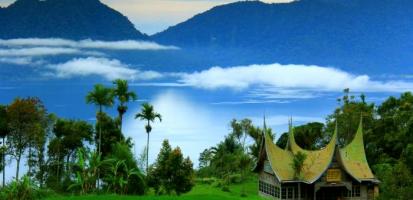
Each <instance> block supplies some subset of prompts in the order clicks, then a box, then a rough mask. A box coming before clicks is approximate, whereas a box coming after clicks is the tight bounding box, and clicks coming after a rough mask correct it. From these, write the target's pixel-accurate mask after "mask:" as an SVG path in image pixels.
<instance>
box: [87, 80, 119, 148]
mask: <svg viewBox="0 0 413 200" xmlns="http://www.w3.org/2000/svg"><path fill="white" fill-rule="evenodd" d="M86 103H88V104H95V105H96V106H98V107H99V111H98V113H97V114H96V120H97V121H98V122H99V121H100V120H99V119H100V115H101V114H102V112H103V107H110V106H112V105H113V91H112V89H110V88H107V87H105V86H103V85H101V84H96V85H95V87H94V88H93V91H91V92H89V93H88V95H87V96H86ZM101 137H102V128H101V125H99V144H98V152H99V153H101V149H100V147H101V141H102V138H101Z"/></svg>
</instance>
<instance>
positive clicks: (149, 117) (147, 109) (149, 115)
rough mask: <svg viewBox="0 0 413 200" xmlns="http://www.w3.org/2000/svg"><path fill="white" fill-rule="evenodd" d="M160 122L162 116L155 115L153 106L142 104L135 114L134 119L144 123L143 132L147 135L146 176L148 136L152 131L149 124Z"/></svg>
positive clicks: (147, 150) (147, 152)
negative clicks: (138, 111)
mask: <svg viewBox="0 0 413 200" xmlns="http://www.w3.org/2000/svg"><path fill="white" fill-rule="evenodd" d="M157 118H158V119H159V121H162V116H161V115H160V114H159V113H156V112H155V110H154V108H153V106H152V105H151V104H149V103H144V104H142V110H141V112H140V113H138V114H136V116H135V119H140V120H143V121H146V125H145V130H146V134H147V140H146V147H147V148H146V174H148V169H149V168H148V166H149V134H150V133H151V131H152V126H151V122H152V123H153V122H155V120H156V119H157Z"/></svg>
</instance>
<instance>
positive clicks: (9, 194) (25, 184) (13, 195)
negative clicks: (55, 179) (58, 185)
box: [0, 176, 49, 200]
mask: <svg viewBox="0 0 413 200" xmlns="http://www.w3.org/2000/svg"><path fill="white" fill-rule="evenodd" d="M48 194H49V192H48V191H45V190H40V189H39V188H38V187H37V186H36V185H35V184H34V183H33V182H31V181H30V179H29V177H27V176H24V177H23V178H22V179H21V180H20V181H13V182H11V183H10V184H8V185H7V186H6V187H4V188H2V189H1V190H0V199H2V200H37V199H42V198H44V197H46V196H48Z"/></svg>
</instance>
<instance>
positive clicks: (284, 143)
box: [276, 132, 289, 149]
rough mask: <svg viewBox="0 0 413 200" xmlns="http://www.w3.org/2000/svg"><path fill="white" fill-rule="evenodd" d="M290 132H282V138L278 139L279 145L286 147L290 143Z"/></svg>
mask: <svg viewBox="0 0 413 200" xmlns="http://www.w3.org/2000/svg"><path fill="white" fill-rule="evenodd" d="M288 134H289V133H288V132H285V133H283V134H281V136H280V138H278V140H277V143H276V144H277V146H279V147H280V148H282V149H285V147H287V143H288V137H289V136H288Z"/></svg>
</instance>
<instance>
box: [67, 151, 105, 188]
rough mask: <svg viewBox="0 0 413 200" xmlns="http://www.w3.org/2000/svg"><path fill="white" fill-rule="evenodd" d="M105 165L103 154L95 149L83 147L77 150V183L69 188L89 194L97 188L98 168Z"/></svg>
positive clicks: (75, 168) (75, 167)
mask: <svg viewBox="0 0 413 200" xmlns="http://www.w3.org/2000/svg"><path fill="white" fill-rule="evenodd" d="M102 165H103V162H102V160H101V155H100V154H99V153H97V152H95V151H93V152H89V151H87V150H85V149H83V148H80V149H78V150H77V160H76V164H75V165H74V166H73V170H74V173H75V174H76V179H75V183H73V184H72V185H70V186H69V188H68V189H69V190H71V191H75V192H79V193H80V194H87V193H90V192H92V191H94V190H95V189H96V187H95V186H96V181H97V177H98V170H99V168H100V167H101V166H102Z"/></svg>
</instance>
